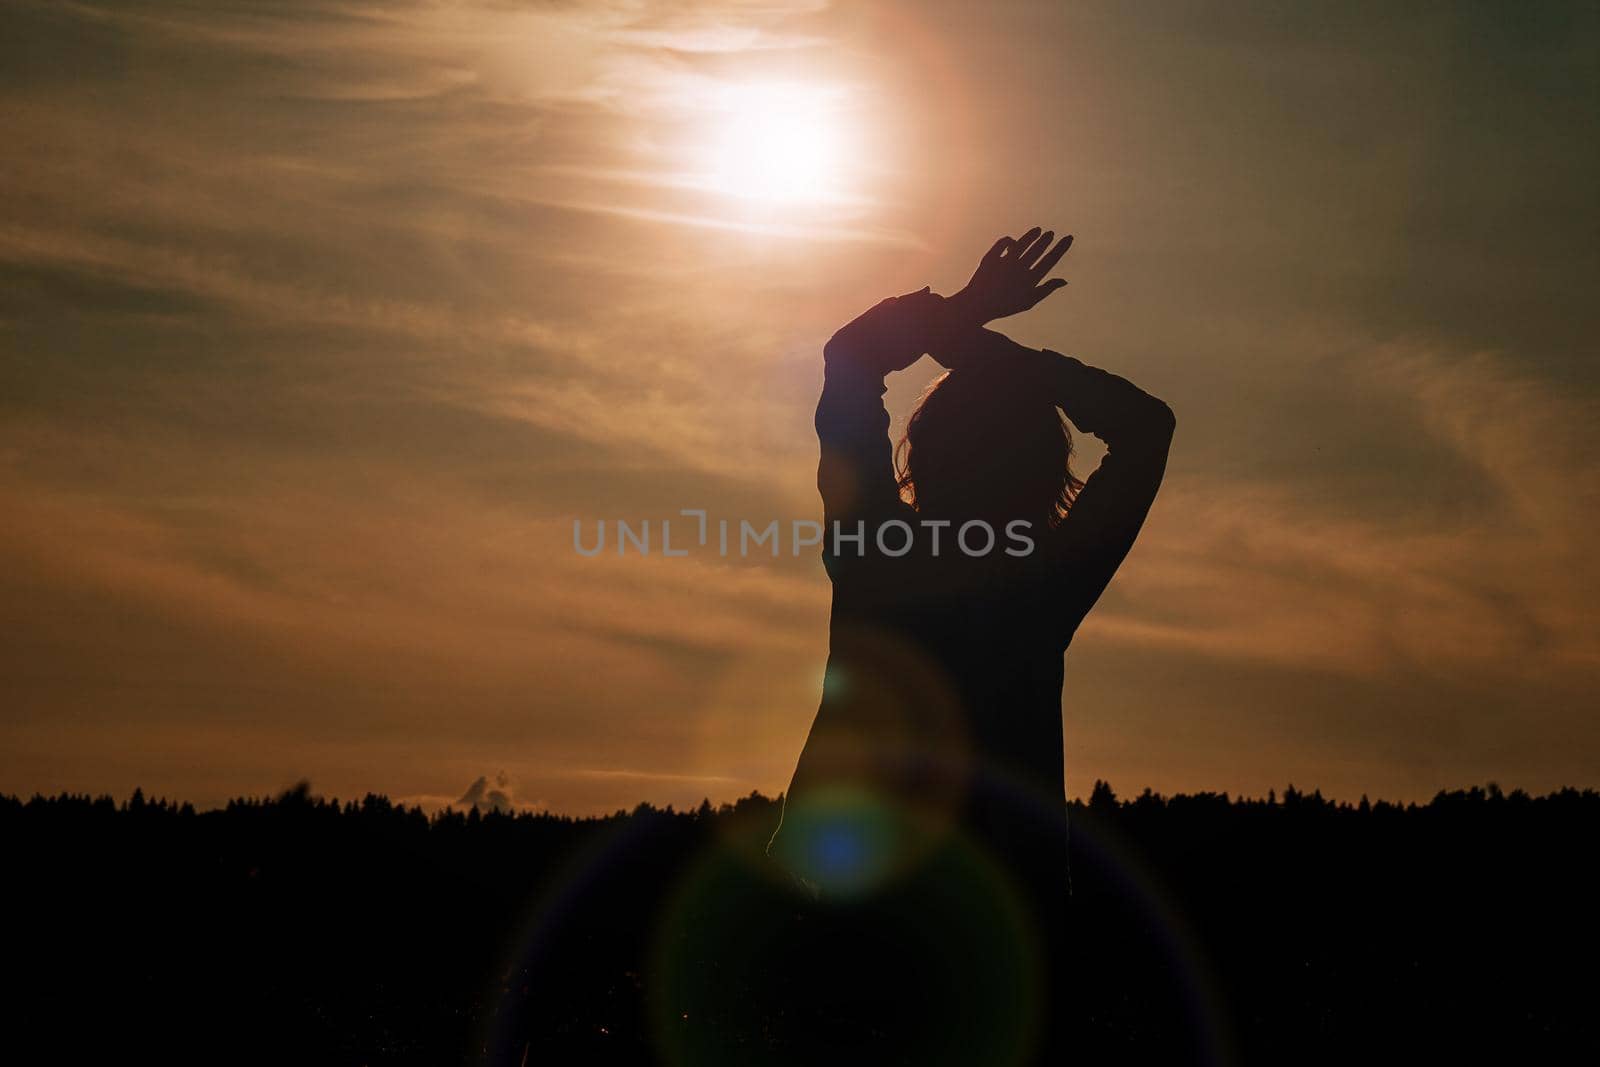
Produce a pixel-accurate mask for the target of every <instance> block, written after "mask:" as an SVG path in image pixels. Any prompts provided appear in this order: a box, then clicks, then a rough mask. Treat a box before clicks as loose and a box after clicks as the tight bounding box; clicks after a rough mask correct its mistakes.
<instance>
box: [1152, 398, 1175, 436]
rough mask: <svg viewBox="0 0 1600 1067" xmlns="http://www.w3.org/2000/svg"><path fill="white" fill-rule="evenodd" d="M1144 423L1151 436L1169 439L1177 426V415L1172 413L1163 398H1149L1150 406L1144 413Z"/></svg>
mask: <svg viewBox="0 0 1600 1067" xmlns="http://www.w3.org/2000/svg"><path fill="white" fill-rule="evenodd" d="M1145 421H1146V425H1147V426H1148V427H1149V433H1150V435H1151V436H1152V437H1160V438H1161V439H1162V440H1163V441H1171V440H1172V435H1173V433H1174V432H1176V430H1177V428H1178V416H1177V415H1176V414H1174V413H1173V410H1172V408H1171V406H1169V405H1168V404H1167V402H1166V401H1165V400H1157V399H1156V398H1155V397H1151V398H1150V408H1149V411H1148V412H1147V413H1146V415H1145Z"/></svg>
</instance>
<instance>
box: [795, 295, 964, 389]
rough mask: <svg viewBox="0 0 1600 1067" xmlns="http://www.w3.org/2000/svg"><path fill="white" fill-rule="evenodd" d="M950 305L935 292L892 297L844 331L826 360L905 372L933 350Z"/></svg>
mask: <svg viewBox="0 0 1600 1067" xmlns="http://www.w3.org/2000/svg"><path fill="white" fill-rule="evenodd" d="M946 303H948V301H946V300H945V299H944V298H943V297H941V296H938V295H937V294H935V293H934V292H933V291H932V290H931V289H921V290H919V291H917V292H915V293H907V294H905V295H904V296H891V297H889V298H888V299H887V300H883V301H880V302H879V303H878V304H876V305H875V306H873V307H871V308H869V309H868V310H866V311H864V312H862V313H861V314H860V315H857V316H856V317H855V318H854V319H852V320H850V321H849V322H848V323H846V324H845V325H844V326H842V327H840V328H839V332H838V333H836V334H834V335H833V338H832V339H831V340H829V342H828V345H827V347H826V348H825V349H824V350H823V351H824V357H825V358H826V359H827V360H828V361H829V362H832V361H834V360H837V359H846V360H850V361H852V362H855V363H858V364H860V365H862V366H866V367H870V368H871V369H873V370H875V371H878V372H880V373H882V374H888V373H889V372H890V371H897V370H905V369H906V368H907V367H909V366H911V364H913V363H915V362H916V361H917V360H919V359H921V358H922V355H923V353H925V352H927V351H928V349H929V348H930V347H931V345H932V342H933V336H934V331H935V329H936V328H937V326H938V323H939V316H940V315H941V313H942V310H943V307H944V305H945V304H946Z"/></svg>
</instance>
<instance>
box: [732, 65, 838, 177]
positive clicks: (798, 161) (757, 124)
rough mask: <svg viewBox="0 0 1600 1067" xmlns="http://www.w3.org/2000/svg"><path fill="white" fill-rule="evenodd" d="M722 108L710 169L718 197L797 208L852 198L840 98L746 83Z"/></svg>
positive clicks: (813, 90)
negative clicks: (724, 196)
mask: <svg viewBox="0 0 1600 1067" xmlns="http://www.w3.org/2000/svg"><path fill="white" fill-rule="evenodd" d="M719 103H720V106H719V107H718V108H717V109H716V117H715V119H714V123H715V126H714V131H713V135H712V137H711V138H710V141H711V143H710V150H709V153H708V156H709V158H708V167H707V170H708V172H709V173H708V179H709V183H710V185H711V186H712V188H713V189H714V190H715V191H717V192H719V193H722V194H725V195H728V196H734V197H740V198H743V199H748V200H755V201H766V202H771V203H782V204H791V205H794V204H825V203H829V202H832V201H837V200H840V199H842V198H843V197H844V195H845V192H846V189H845V181H846V169H847V164H848V162H849V161H848V159H847V157H846V153H845V151H844V146H843V142H844V129H843V116H842V108H841V106H840V101H839V99H838V94H835V93H830V92H827V91H825V90H823V89H820V88H814V87H808V86H801V85H746V86H740V87H737V88H729V89H728V90H727V92H726V93H725V94H724V96H723V99H722V100H721V101H720V102H719Z"/></svg>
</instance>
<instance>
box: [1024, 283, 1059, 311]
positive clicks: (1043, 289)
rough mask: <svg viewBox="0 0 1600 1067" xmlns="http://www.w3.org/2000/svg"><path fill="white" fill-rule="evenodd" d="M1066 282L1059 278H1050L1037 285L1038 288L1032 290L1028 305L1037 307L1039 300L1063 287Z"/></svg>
mask: <svg viewBox="0 0 1600 1067" xmlns="http://www.w3.org/2000/svg"><path fill="white" fill-rule="evenodd" d="M1066 284H1067V283H1066V282H1065V281H1063V280H1062V279H1060V278H1051V279H1050V280H1049V281H1047V282H1045V283H1044V284H1043V285H1041V286H1039V288H1037V289H1035V290H1034V291H1033V303H1031V304H1029V305H1028V306H1029V307H1037V306H1038V305H1039V302H1040V301H1041V300H1043V299H1044V298H1045V297H1047V296H1049V295H1050V294H1051V293H1053V292H1055V291H1056V290H1057V289H1060V288H1062V287H1064V286H1065V285H1066Z"/></svg>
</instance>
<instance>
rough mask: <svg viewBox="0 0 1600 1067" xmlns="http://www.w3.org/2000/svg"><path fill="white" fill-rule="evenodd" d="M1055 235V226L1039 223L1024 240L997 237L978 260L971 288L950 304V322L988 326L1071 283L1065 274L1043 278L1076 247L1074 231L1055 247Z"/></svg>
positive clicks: (1025, 235)
mask: <svg viewBox="0 0 1600 1067" xmlns="http://www.w3.org/2000/svg"><path fill="white" fill-rule="evenodd" d="M1054 236H1055V233H1054V232H1053V231H1051V230H1046V231H1044V232H1043V233H1042V234H1041V233H1040V232H1039V227H1037V226H1035V227H1034V228H1033V229H1031V230H1029V231H1028V232H1027V233H1025V234H1023V235H1022V236H1021V237H1019V238H1016V239H1012V238H1010V237H1002V238H1000V240H998V241H996V242H995V243H994V247H993V248H991V249H989V254H988V255H986V256H984V257H983V260H982V262H980V263H979V264H978V269H977V270H976V271H975V272H974V273H973V275H972V280H971V281H969V282H968V283H967V285H966V288H964V289H962V290H961V292H959V293H957V294H956V295H955V296H952V297H950V298H949V299H948V300H947V301H946V302H945V303H946V305H947V314H948V315H950V316H951V319H950V321H951V322H952V323H953V324H960V325H964V326H984V325H987V324H988V323H990V322H993V321H994V320H995V319H1003V318H1005V317H1006V316H1007V315H1015V314H1017V313H1018V312H1022V311H1027V310H1028V309H1029V308H1031V307H1033V306H1035V305H1036V304H1038V303H1039V301H1041V300H1043V299H1044V298H1045V297H1047V296H1049V295H1050V294H1051V293H1053V292H1055V291H1056V290H1057V289H1060V288H1061V287H1062V286H1064V285H1066V284H1067V283H1066V282H1064V281H1062V280H1061V279H1060V278H1051V279H1050V280H1049V281H1047V282H1046V281H1043V279H1044V276H1045V275H1047V274H1049V273H1050V271H1051V269H1052V268H1053V267H1054V266H1055V265H1056V264H1057V263H1058V262H1060V261H1061V257H1062V256H1064V255H1066V254H1067V249H1069V248H1071V247H1072V235H1071V234H1068V235H1067V236H1065V237H1063V238H1062V239H1061V240H1060V241H1059V242H1058V243H1057V244H1056V246H1055V247H1054V248H1050V240H1051V238H1053V237H1054ZM1047 249H1048V250H1049V251H1048V254H1047V253H1046V250H1047ZM1041 283H1042V284H1041Z"/></svg>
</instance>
